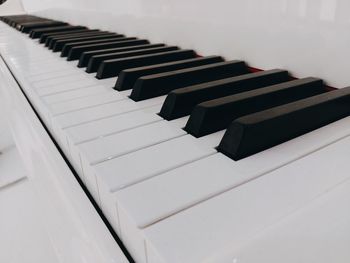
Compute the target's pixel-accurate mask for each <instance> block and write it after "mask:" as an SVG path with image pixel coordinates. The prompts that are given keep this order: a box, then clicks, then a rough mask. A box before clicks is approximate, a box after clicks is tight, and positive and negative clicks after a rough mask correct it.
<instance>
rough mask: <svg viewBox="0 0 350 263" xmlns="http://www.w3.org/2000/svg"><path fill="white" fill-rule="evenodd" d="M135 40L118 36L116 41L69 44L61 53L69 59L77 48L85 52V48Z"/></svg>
mask: <svg viewBox="0 0 350 263" xmlns="http://www.w3.org/2000/svg"><path fill="white" fill-rule="evenodd" d="M135 39H136V38H135V37H124V36H123V35H117V37H115V38H114V39H107V40H103V39H102V40H91V41H87V42H76V43H72V44H69V43H68V44H65V45H64V46H63V49H62V52H61V57H67V56H68V57H69V53H70V51H71V50H72V49H73V48H75V47H77V48H79V47H83V50H85V49H84V47H86V48H88V46H89V47H90V46H91V47H93V46H99V45H100V44H108V43H111V42H113V43H114V42H121V41H130V40H135ZM88 50H89V49H88ZM80 55H81V54H80ZM80 55H79V56H80Z"/></svg>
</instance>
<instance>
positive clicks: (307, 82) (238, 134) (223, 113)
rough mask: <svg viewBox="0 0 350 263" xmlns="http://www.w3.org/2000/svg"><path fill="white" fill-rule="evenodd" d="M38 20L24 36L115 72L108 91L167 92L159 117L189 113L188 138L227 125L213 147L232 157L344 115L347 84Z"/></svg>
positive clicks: (101, 71)
mask: <svg viewBox="0 0 350 263" xmlns="http://www.w3.org/2000/svg"><path fill="white" fill-rule="evenodd" d="M30 19H32V20H35V19H34V18H28V20H30ZM17 20H19V21H21V22H22V23H23V21H25V22H24V23H29V22H28V20H26V19H25V18H23V17H22V18H17ZM9 21H10V23H12V20H11V19H7V22H9ZM5 22H6V21H5ZM44 23H48V22H47V21H39V22H38V28H36V27H35V23H31V26H32V27H33V28H32V30H31V31H30V36H31V37H33V38H39V37H40V42H41V43H45V45H46V46H48V47H49V48H50V49H53V51H61V50H62V52H61V56H66V57H67V60H79V63H78V66H79V67H87V69H86V71H87V72H88V73H91V72H97V74H96V77H97V78H98V79H102V78H108V77H114V76H118V79H117V82H116V85H115V87H114V89H116V90H118V91H123V90H127V89H132V91H131V95H130V98H131V99H133V100H135V101H140V100H146V99H150V98H154V97H157V96H162V95H167V97H166V99H165V102H164V104H163V106H162V108H161V111H160V113H159V115H160V116H161V117H163V118H164V119H166V120H174V119H177V118H180V117H183V116H186V115H190V118H189V120H188V122H187V124H186V127H185V128H184V129H185V130H186V131H187V132H188V133H190V134H192V135H193V136H195V137H201V136H205V135H208V134H211V133H214V132H217V131H220V130H224V129H227V130H226V133H225V135H224V137H223V139H222V141H221V143H220V145H219V146H218V150H219V151H220V152H222V153H224V154H226V155H227V156H229V157H230V158H232V159H234V160H239V159H241V158H245V157H247V156H249V155H252V154H255V153H257V152H259V151H263V150H265V149H268V148H270V147H272V146H275V145H277V144H280V143H283V142H285V141H287V140H290V139H292V138H295V137H297V136H300V135H302V134H305V133H306V132H309V131H312V130H314V129H317V128H319V127H322V126H324V125H326V124H329V123H331V122H334V121H337V120H339V119H341V118H344V117H346V116H348V115H349V109H350V107H349V101H348V100H349V98H350V88H344V89H341V90H333V91H331V92H328V90H327V89H326V87H325V85H324V83H323V81H322V80H320V79H317V78H305V79H299V80H291V78H290V76H289V74H288V72H287V71H284V70H268V71H261V72H255V73H252V72H251V71H250V70H249V68H248V66H247V65H246V64H245V63H244V62H242V61H227V62H225V61H224V60H223V59H222V58H221V57H219V56H210V57H198V56H197V55H196V53H195V52H194V51H193V50H181V49H179V48H178V47H172V46H166V45H165V44H150V43H149V42H148V41H147V40H144V39H137V38H128V37H124V36H123V35H118V34H116V33H110V32H102V31H98V30H89V29H86V28H84V27H77V26H70V25H60V26H57V25H55V23H54V21H53V22H52V26H49V27H46V28H45V27H41V26H39V25H41V24H44ZM23 31H24V32H26V31H25V30H23Z"/></svg>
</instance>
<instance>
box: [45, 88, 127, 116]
mask: <svg viewBox="0 0 350 263" xmlns="http://www.w3.org/2000/svg"><path fill="white" fill-rule="evenodd" d="M124 99H126V97H125V96H123V95H121V94H120V93H115V92H113V91H112V90H109V92H104V93H100V94H96V95H94V96H88V97H82V98H77V99H74V101H72V100H69V101H63V102H58V103H55V104H51V105H49V110H50V112H51V113H52V116H57V115H60V114H64V113H68V112H74V111H77V110H81V109H86V108H91V107H94V106H98V105H102V104H107V103H110V102H115V101H119V100H124Z"/></svg>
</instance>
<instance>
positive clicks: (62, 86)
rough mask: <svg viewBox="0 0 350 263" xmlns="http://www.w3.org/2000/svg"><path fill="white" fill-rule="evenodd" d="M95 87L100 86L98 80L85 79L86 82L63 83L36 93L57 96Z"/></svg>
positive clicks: (37, 90)
mask: <svg viewBox="0 0 350 263" xmlns="http://www.w3.org/2000/svg"><path fill="white" fill-rule="evenodd" d="M94 85H98V83H97V80H93V79H84V80H78V81H73V82H70V83H63V84H58V85H53V86H49V87H44V88H40V89H36V92H37V93H38V95H39V96H46V95H51V94H56V93H60V92H64V91H68V90H74V89H79V88H84V87H89V86H94Z"/></svg>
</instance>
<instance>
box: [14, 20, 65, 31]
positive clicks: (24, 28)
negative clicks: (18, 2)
mask: <svg viewBox="0 0 350 263" xmlns="http://www.w3.org/2000/svg"><path fill="white" fill-rule="evenodd" d="M65 25H67V23H65V22H60V21H42V22H27V23H23V24H21V27H20V30H21V32H23V33H29V32H30V31H31V30H33V29H36V28H42V27H51V26H65Z"/></svg>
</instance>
